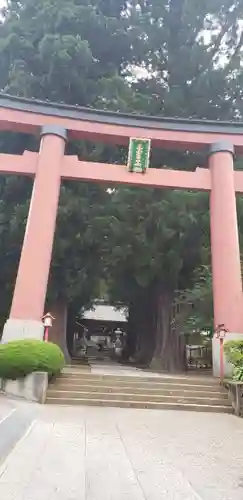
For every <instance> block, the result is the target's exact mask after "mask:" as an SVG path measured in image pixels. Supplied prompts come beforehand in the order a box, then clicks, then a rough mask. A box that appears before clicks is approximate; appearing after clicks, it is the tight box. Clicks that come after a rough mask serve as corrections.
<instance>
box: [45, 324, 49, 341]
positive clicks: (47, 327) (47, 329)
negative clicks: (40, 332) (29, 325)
mask: <svg viewBox="0 0 243 500" xmlns="http://www.w3.org/2000/svg"><path fill="white" fill-rule="evenodd" d="M48 339H49V326H45V330H44V341H45V342H48Z"/></svg>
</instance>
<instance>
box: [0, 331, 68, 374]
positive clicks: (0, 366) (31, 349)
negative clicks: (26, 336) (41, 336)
mask: <svg viewBox="0 0 243 500" xmlns="http://www.w3.org/2000/svg"><path fill="white" fill-rule="evenodd" d="M63 366H64V356H63V353H62V351H61V350H60V349H59V347H58V346H57V345H56V344H52V343H50V342H43V341H40V340H15V341H12V342H9V343H7V344H0V377H1V378H5V379H13V380H15V379H17V378H21V377H24V376H25V375H28V374H30V373H32V372H36V371H42V372H47V373H48V374H49V375H50V376H51V375H56V374H58V373H59V372H60V371H61V370H62V368H63Z"/></svg>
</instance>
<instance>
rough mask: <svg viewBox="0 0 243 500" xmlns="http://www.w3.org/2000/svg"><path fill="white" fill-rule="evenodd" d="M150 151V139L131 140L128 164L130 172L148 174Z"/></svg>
mask: <svg viewBox="0 0 243 500" xmlns="http://www.w3.org/2000/svg"><path fill="white" fill-rule="evenodd" d="M150 149H151V140H150V139H134V138H131V139H130V142H129V152H128V162H127V166H128V170H129V172H137V173H139V174H144V173H145V172H146V170H147V168H148V166H149V158H150Z"/></svg>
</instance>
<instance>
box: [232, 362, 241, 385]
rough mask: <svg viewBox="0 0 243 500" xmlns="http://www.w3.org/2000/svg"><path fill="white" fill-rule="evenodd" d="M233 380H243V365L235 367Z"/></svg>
mask: <svg viewBox="0 0 243 500" xmlns="http://www.w3.org/2000/svg"><path fill="white" fill-rule="evenodd" d="M233 380H237V381H242V380H243V365H242V366H235V367H234V370H233Z"/></svg>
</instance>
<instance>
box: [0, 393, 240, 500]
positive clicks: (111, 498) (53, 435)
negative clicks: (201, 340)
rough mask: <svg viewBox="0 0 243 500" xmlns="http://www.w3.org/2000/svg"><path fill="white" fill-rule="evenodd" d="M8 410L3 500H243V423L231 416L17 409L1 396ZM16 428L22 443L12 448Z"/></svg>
mask: <svg viewBox="0 0 243 500" xmlns="http://www.w3.org/2000/svg"><path fill="white" fill-rule="evenodd" d="M15 407H16V410H15ZM9 409H10V411H11V410H12V409H14V412H13V413H12V414H10V416H9V417H7V418H6V419H5V420H4V421H3V422H2V423H1V424H0V443H1V442H3V441H2V440H3V439H5V451H4V454H5V456H4V458H3V459H2V465H1V467H0V498H1V499H3V500H125V499H126V500H163V499H166V500H199V499H203V500H242V498H243V421H242V420H240V419H236V417H233V416H231V415H223V414H222V415H221V414H220V415H216V414H200V413H186V412H179V411H176V412H172V411H166V412H163V411H148V410H124V409H110V408H87V407H77V408H69V407H64V408H62V407H51V406H43V407H40V406H36V405H29V404H24V403H23V404H22V403H18V404H17V406H16V405H15V403H9V402H6V400H4V399H1V397H0V415H3V413H4V412H5V416H6V415H7V414H8V411H9ZM13 415H15V420H14V422H13V420H12V421H11V418H13ZM7 422H8V423H7ZM23 422H25V425H24V426H23ZM13 428H15V431H16V429H17V430H18V439H19V441H18V443H17V444H16V442H17V441H16V442H15V445H16V446H15V447H14V449H13V442H14V439H13V437H12V438H11V439H10V441H11V443H10V442H8V446H9V448H8V450H7V449H6V438H4V436H6V434H9V433H10V435H11V429H12V430H13ZM20 429H21V430H20ZM15 438H16V435H15ZM20 438H21V439H20ZM6 454H8V456H6ZM0 456H2V449H1V444H0Z"/></svg>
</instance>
